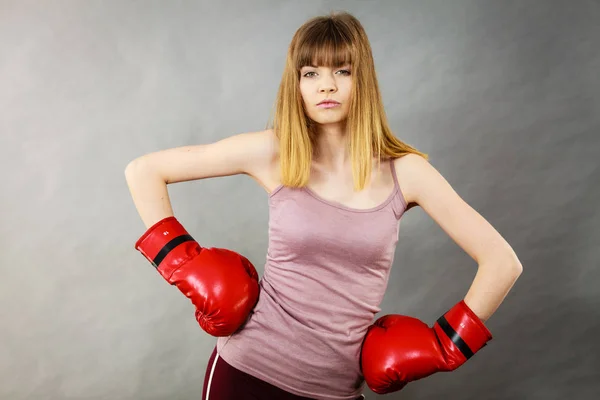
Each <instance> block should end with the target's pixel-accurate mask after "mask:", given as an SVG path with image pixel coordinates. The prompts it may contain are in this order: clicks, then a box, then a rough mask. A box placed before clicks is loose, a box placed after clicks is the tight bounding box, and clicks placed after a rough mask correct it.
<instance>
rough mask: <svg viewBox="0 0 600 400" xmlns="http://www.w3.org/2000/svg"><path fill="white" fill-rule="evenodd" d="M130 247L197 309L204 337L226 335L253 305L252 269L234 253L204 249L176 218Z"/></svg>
mask: <svg viewBox="0 0 600 400" xmlns="http://www.w3.org/2000/svg"><path fill="white" fill-rule="evenodd" d="M135 248H136V249H137V250H139V251H140V252H141V253H142V254H143V255H144V257H146V258H147V259H148V261H150V262H151V263H152V265H154V267H155V268H156V269H157V270H158V272H159V273H160V274H161V275H162V277H163V278H165V279H166V281H167V282H169V283H170V284H172V285H175V286H177V288H178V289H179V290H180V291H181V292H182V293H183V294H185V295H186V297H188V298H189V299H190V300H191V301H192V303H193V304H194V306H196V320H197V321H198V323H199V324H200V326H201V327H202V329H204V330H205V331H206V332H207V333H208V334H210V335H213V336H217V337H218V336H229V335H231V334H232V333H234V332H235V331H237V330H238V329H239V328H240V327H241V326H242V324H243V323H244V322H245V321H246V318H247V317H248V315H249V313H250V311H251V310H252V309H253V308H254V306H255V305H256V302H257V301H258V294H259V286H258V273H257V272H256V269H255V268H254V266H253V265H252V263H250V261H248V259H246V258H245V257H244V256H242V255H240V254H237V253H236V252H234V251H231V250H226V249H217V248H203V247H201V246H200V245H199V244H198V242H196V241H195V240H194V239H193V238H192V237H191V236H190V235H189V234H188V232H187V231H186V230H185V229H184V227H183V226H182V225H181V224H180V223H179V222H178V221H177V219H175V217H167V218H165V219H163V220H161V221H159V222H157V223H156V224H154V225H153V226H152V227H150V228H149V229H148V230H147V231H146V233H144V235H143V236H142V237H140V238H139V239H138V241H137V242H136V244H135Z"/></svg>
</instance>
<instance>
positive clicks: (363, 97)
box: [269, 12, 428, 191]
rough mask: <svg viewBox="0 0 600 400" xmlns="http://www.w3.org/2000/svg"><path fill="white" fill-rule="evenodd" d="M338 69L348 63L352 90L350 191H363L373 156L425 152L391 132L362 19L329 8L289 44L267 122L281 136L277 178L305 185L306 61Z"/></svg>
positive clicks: (311, 141)
mask: <svg viewBox="0 0 600 400" xmlns="http://www.w3.org/2000/svg"><path fill="white" fill-rule="evenodd" d="M311 64H312V65H321V66H329V67H332V68H338V67H340V66H342V65H344V64H350V65H351V70H352V73H351V76H352V91H351V95H350V104H349V112H348V120H347V126H348V128H349V130H348V132H349V135H350V140H349V141H348V145H349V152H350V156H351V162H352V176H353V179H354V189H355V190H357V191H360V190H362V189H364V187H365V185H366V183H367V181H368V180H369V179H370V176H371V172H372V159H373V158H374V155H377V160H378V162H381V161H382V159H384V158H397V157H402V156H404V155H406V154H408V153H414V154H418V155H420V156H422V157H424V158H425V159H428V156H427V155H426V154H425V153H422V152H420V151H418V150H417V149H415V148H414V147H412V146H410V145H408V144H406V143H404V142H402V141H401V140H399V139H398V138H396V137H395V136H394V134H393V133H392V131H391V129H390V127H389V124H388V121H387V118H386V115H385V111H384V107H383V101H382V99H381V94H380V91H379V85H378V83H377V76H376V73H375V65H374V61H373V54H372V51H371V45H370V43H369V40H368V38H367V35H366V33H365V30H364V29H363V27H362V25H361V23H360V22H359V21H358V20H357V19H356V18H355V17H354V16H352V15H351V14H349V13H347V12H339V13H335V12H331V13H330V14H329V15H324V16H318V17H314V18H311V19H309V20H308V21H306V22H305V23H304V24H303V25H302V26H301V27H300V28H299V29H298V30H297V31H296V33H295V34H294V36H293V38H292V41H291V43H290V46H289V49H288V52H287V56H286V63H285V67H284V71H283V77H282V79H281V83H280V85H279V90H278V93H277V99H276V102H275V115H274V116H272V118H271V120H270V121H269V123H270V126H271V127H272V128H273V130H274V132H275V135H276V136H277V138H278V139H279V146H280V149H279V163H280V170H281V182H282V184H283V185H285V186H290V187H303V186H305V185H306V184H307V183H308V180H309V176H310V170H311V161H312V157H313V151H314V149H315V137H316V136H315V130H314V125H313V124H312V123H311V121H310V118H308V117H307V115H306V112H305V109H304V103H303V101H302V95H301V93H300V89H299V83H300V70H301V69H302V67H303V66H306V65H311Z"/></svg>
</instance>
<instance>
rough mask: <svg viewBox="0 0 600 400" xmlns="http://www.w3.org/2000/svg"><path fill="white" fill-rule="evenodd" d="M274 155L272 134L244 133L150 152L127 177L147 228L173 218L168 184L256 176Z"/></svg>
mask: <svg viewBox="0 0 600 400" xmlns="http://www.w3.org/2000/svg"><path fill="white" fill-rule="evenodd" d="M273 153H274V142H273V133H272V131H270V130H268V131H259V132H248V133H241V134H237V135H234V136H230V137H227V138H225V139H222V140H219V141H218V142H214V143H209V144H201V145H193V146H183V147H176V148H172V149H167V150H162V151H158V152H154V153H148V154H145V155H143V156H141V157H138V158H136V159H134V160H133V161H131V162H130V163H129V164H128V165H127V167H126V168H125V178H126V180H127V185H128V187H129V191H130V193H131V197H132V198H133V202H134V204H135V207H136V209H137V211H138V213H139V215H140V217H141V219H142V221H143V222H144V225H145V226H146V228H149V227H151V226H152V225H154V224H155V223H156V222H158V221H160V220H162V219H164V218H166V217H170V216H173V215H174V214H173V208H172V206H171V201H170V199H169V193H168V190H167V185H168V184H170V183H177V182H185V181H191V180H197V179H204V178H212V177H220V176H230V175H237V174H247V175H251V176H256V174H257V173H258V171H260V170H261V169H264V168H265V165H267V164H268V163H269V162H270V160H271V158H272V156H273Z"/></svg>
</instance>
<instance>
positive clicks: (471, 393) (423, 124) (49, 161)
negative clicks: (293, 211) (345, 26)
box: [0, 0, 600, 400]
mask: <svg viewBox="0 0 600 400" xmlns="http://www.w3.org/2000/svg"><path fill="white" fill-rule="evenodd" d="M331 9H344V10H348V11H350V12H352V13H353V14H354V15H355V16H357V17H358V18H359V19H360V20H361V22H362V23H363V24H364V26H365V28H366V30H367V33H368V35H369V38H370V40H371V43H372V46H373V51H374V55H375V61H376V65H377V71H378V77H379V80H380V84H381V88H382V91H383V98H384V101H385V106H386V110H387V112H388V116H389V119H390V122H391V124H392V127H393V129H394V131H395V132H396V133H397V135H398V136H399V137H400V138H402V139H403V140H405V141H407V142H408V143H411V144H413V145H415V146H417V147H418V148H419V149H421V150H423V151H425V152H427V153H429V154H430V156H431V162H432V164H433V165H434V166H435V167H436V168H438V169H439V170H440V172H441V173H442V174H443V175H444V176H445V177H446V178H447V179H448V180H449V182H450V183H451V184H452V185H453V186H454V187H455V189H456V190H457V191H458V192H459V194H460V195H461V196H462V197H463V198H464V199H465V200H466V201H467V202H468V203H470V204H471V205H472V206H473V207H474V208H475V209H477V210H478V211H479V212H480V213H482V215H483V216H484V217H485V218H487V219H488V220H489V221H490V222H491V223H492V224H493V225H494V226H495V227H496V228H497V229H498V230H499V231H500V233H501V234H503V235H504V237H506V239H507V240H508V241H509V242H510V243H511V245H512V246H513V247H514V249H515V250H516V252H517V254H518V255H519V257H520V259H521V261H522V263H523V266H524V273H523V275H521V278H520V279H519V281H518V282H517V284H516V285H515V287H514V288H513V290H512V292H511V293H510V295H509V296H508V298H507V299H506V301H505V303H504V304H503V305H502V306H501V308H500V309H499V310H498V311H497V313H496V314H495V315H494V316H493V317H492V318H491V319H490V320H489V323H488V325H489V327H490V329H491V330H492V332H493V333H494V335H495V339H494V340H493V342H490V345H489V346H488V347H486V348H485V349H484V351H482V352H481V353H479V354H478V355H477V356H476V357H474V358H473V359H472V360H471V361H470V362H468V363H467V364H465V365H464V366H463V367H461V368H460V369H459V370H457V371H455V372H452V373H444V374H437V375H434V376H431V377H430V378H428V379H425V380H421V381H419V382H416V383H413V384H411V385H409V386H408V387H407V388H406V389H405V390H404V391H402V392H400V393H396V394H393V395H390V396H387V397H386V398H390V399H442V398H443V399H460V400H465V399H478V400H480V399H486V400H492V399H502V400H504V399H511V400H512V399H523V400H533V399H544V400H547V399H564V398H566V397H567V396H568V397H569V398H572V399H578V400H579V399H596V398H599V395H600V384H599V383H598V382H599V381H600V379H599V378H600V376H599V361H598V360H599V359H600V356H599V354H600V352H599V345H598V333H599V332H600V323H599V314H600V307H599V304H600V301H599V300H600V294H599V289H598V287H599V283H600V282H599V281H600V272H599V271H598V267H599V261H598V260H599V256H600V251H599V250H598V249H599V247H598V242H599V240H600V232H599V230H600V229H599V224H600V216H599V213H598V211H597V205H598V203H599V201H600V188H599V183H600V168H599V165H598V164H599V161H598V159H599V158H600V138H599V135H600V132H599V128H600V117H599V110H600V103H599V102H600V81H599V74H600V72H599V71H600V57H599V49H600V4H599V2H598V1H584V0H574V1H567V0H564V1H558V0H557V1H541V0H540V1H496V0H487V1H483V0H482V1H466V0H465V1H463V0H439V1H417V0H414V1H369V2H367V1H274V0H272V1H241V0H238V1H223V2H214V1H210V2H209V1H197V2H193V1H172V2H169V1H162V2H161V1H143V2H142V1H118V0H113V1H85V2H84V1H41V0H40V1H37V2H33V1H17V0H14V1H0V132H1V136H0V149H1V152H2V153H1V158H0V160H1V162H2V190H1V192H0V193H1V196H0V201H1V203H0V206H1V209H2V218H1V220H0V221H1V224H0V234H1V237H0V243H1V244H0V246H1V247H0V248H1V250H2V257H1V266H2V271H1V274H0V304H2V307H0V321H1V326H2V328H1V329H0V363H1V364H0V398H1V399H10V400H21V399H57V400H59V399H111V400H116V399H136V400H141V399H166V398H170V399H199V398H200V394H201V389H202V382H203V377H204V371H205V368H206V361H207V358H208V356H209V354H210V351H211V350H212V348H213V346H214V344H215V340H214V338H211V337H210V336H208V335H207V334H205V333H204V332H202V331H201V330H200V329H199V327H198V326H197V324H196V322H195V320H194V316H193V310H192V308H191V304H190V303H189V302H188V301H187V299H185V298H184V297H183V296H182V295H181V294H180V293H179V292H178V291H177V290H176V289H174V288H173V287H170V286H169V285H167V284H166V283H165V282H164V281H163V280H162V278H160V277H159V276H158V275H157V274H156V272H155V271H154V269H153V268H152V267H151V266H150V265H149V264H148V263H147V262H146V260H145V259H144V258H143V257H142V256H141V255H140V254H139V253H138V252H137V251H135V250H134V249H133V245H134V243H135V240H136V239H137V238H138V237H139V236H140V235H141V234H142V233H143V231H144V227H143V224H142V222H141V220H140V219H139V217H138V215H137V213H136V211H135V208H134V207H133V203H132V201H131V198H130V195H129V192H128V189H127V185H126V182H125V179H124V174H123V170H124V168H125V166H126V164H127V163H128V162H129V161H130V160H132V159H133V158H135V157H137V156H139V155H142V154H144V153H147V152H150V151H155V150H160V149H164V148H168V147H175V146H182V145H187V144H197V143H207V142H213V141H216V140H218V139H220V138H223V137H226V136H229V135H232V134H235V133H240V132H244V131H252V130H259V129H262V128H264V127H265V124H266V122H267V120H268V118H269V113H270V110H271V106H272V104H273V101H274V99H275V94H276V90H277V87H278V84H279V79H280V77H281V72H282V68H283V65H284V56H285V52H286V49H287V46H288V44H289V41H290V39H291V37H292V35H293V33H294V31H295V30H296V29H297V28H298V27H299V26H300V25H301V24H302V23H303V22H304V21H305V20H306V19H308V18H310V17H312V16H314V15H317V14H321V13H326V12H328V11H329V10H331ZM169 191H170V196H171V200H172V203H173V207H174V210H175V212H176V215H177V216H178V218H180V220H181V221H183V222H184V224H185V225H186V227H187V228H188V230H190V232H191V233H192V234H193V236H194V237H195V238H196V239H197V240H198V241H199V242H200V243H202V244H205V245H209V246H217V247H228V248H231V249H234V250H236V251H239V252H241V253H243V254H245V255H246V256H248V257H249V258H250V259H251V261H252V262H253V263H254V264H255V265H256V266H257V268H258V270H259V273H260V274H262V272H263V264H264V260H265V253H266V246H267V230H266V228H267V218H268V213H267V211H268V210H267V197H266V193H265V192H264V191H263V189H262V188H260V187H259V186H258V185H257V184H256V183H254V181H252V180H250V179H248V178H246V177H242V176H234V177H227V178H221V179H210V180H205V181H196V182H189V183H183V184H177V185H172V186H170V187H169ZM475 270H476V265H475V264H474V262H473V261H472V260H471V259H470V258H469V257H468V256H467V255H466V254H465V253H464V252H462V251H461V250H460V248H459V247H457V246H456V245H455V244H454V242H452V241H451V239H449V237H447V236H446V235H445V233H444V232H443V231H442V230H441V229H440V228H439V227H438V226H437V225H436V224H435V223H434V222H433V221H432V220H431V219H430V218H429V217H428V216H427V214H425V213H424V212H423V211H422V210H421V209H420V208H416V209H413V210H412V211H411V212H409V213H407V214H406V215H405V216H404V217H403V220H402V228H401V234H400V241H399V244H398V249H397V252H396V259H395V263H394V267H393V272H392V276H391V280H390V286H389V288H388V291H387V293H386V296H385V299H384V302H383V304H382V308H383V310H382V314H386V313H392V312H394V313H409V314H411V315H414V316H417V317H419V318H422V319H423V320H424V321H427V322H428V323H432V322H433V321H435V319H436V317H437V316H438V315H439V314H440V313H442V312H444V311H445V310H446V309H447V308H448V307H449V306H451V305H452V304H454V302H456V301H458V300H459V299H460V298H461V297H462V296H464V294H465V293H466V291H467V290H468V287H469V285H470V283H471V280H472V278H473V277H474V274H475ZM365 393H366V395H367V398H369V399H374V398H376V397H377V396H375V395H374V394H373V393H372V392H370V391H368V390H367V391H366V392H365Z"/></svg>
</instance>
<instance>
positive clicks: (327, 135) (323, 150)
mask: <svg viewBox="0 0 600 400" xmlns="http://www.w3.org/2000/svg"><path fill="white" fill-rule="evenodd" d="M349 136H350V135H349V133H348V131H347V129H346V121H344V122H340V123H339V124H335V125H334V124H328V125H319V126H317V128H316V143H315V144H316V148H315V156H314V161H315V162H316V163H317V164H319V165H321V166H322V167H324V168H326V169H328V170H330V171H341V170H343V169H345V167H346V166H347V165H348V163H349V162H350V152H349V149H348V144H349V143H348V141H349V140H350V137H349Z"/></svg>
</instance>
